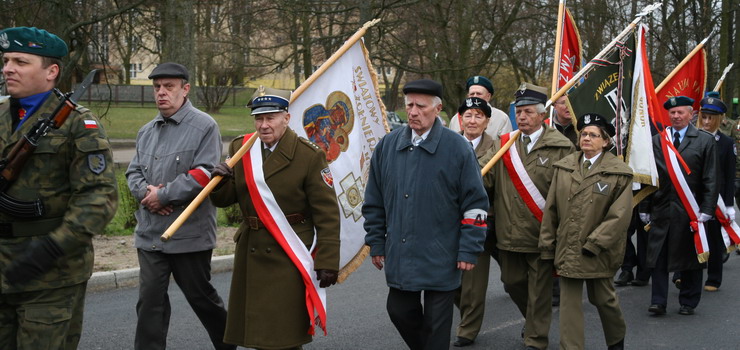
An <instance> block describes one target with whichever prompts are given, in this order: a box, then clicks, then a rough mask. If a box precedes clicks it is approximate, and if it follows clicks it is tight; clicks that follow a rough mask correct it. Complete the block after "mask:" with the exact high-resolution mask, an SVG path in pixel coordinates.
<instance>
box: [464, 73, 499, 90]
mask: <svg viewBox="0 0 740 350" xmlns="http://www.w3.org/2000/svg"><path fill="white" fill-rule="evenodd" d="M473 85H480V86H482V87H484V88H486V90H488V92H489V93H491V94H493V83H491V81H490V80H488V78H486V77H484V76H482V75H475V76H472V77H470V78H468V81H467V82H465V89H467V90H470V87H471V86H473Z"/></svg>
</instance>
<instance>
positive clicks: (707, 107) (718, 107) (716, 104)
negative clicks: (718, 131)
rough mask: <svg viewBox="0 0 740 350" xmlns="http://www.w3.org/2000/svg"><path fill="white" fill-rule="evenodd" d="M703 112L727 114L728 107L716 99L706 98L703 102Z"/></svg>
mask: <svg viewBox="0 0 740 350" xmlns="http://www.w3.org/2000/svg"><path fill="white" fill-rule="evenodd" d="M701 112H702V113H711V114H725V113H727V105H725V103H724V102H722V100H720V99H719V98H716V97H705V98H703V99H702V100H701Z"/></svg>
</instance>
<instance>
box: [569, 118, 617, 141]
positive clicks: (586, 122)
mask: <svg viewBox="0 0 740 350" xmlns="http://www.w3.org/2000/svg"><path fill="white" fill-rule="evenodd" d="M577 123H578V130H583V129H584V128H586V127H587V126H598V127H599V128H602V129H604V130H606V133H607V134H609V136H611V137H614V135H615V134H616V130H615V129H614V125H612V123H610V122H609V121H608V120H606V118H604V116H602V115H600V114H596V113H586V114H584V115H582V116H580V117H578V122H577Z"/></svg>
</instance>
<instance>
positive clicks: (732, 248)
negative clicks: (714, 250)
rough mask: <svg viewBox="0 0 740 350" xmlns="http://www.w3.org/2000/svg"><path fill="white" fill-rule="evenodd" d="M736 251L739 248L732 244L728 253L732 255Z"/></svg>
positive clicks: (728, 248)
mask: <svg viewBox="0 0 740 350" xmlns="http://www.w3.org/2000/svg"><path fill="white" fill-rule="evenodd" d="M735 250H737V246H736V245H734V244H730V246H729V247H727V253H732V252H733V251H735Z"/></svg>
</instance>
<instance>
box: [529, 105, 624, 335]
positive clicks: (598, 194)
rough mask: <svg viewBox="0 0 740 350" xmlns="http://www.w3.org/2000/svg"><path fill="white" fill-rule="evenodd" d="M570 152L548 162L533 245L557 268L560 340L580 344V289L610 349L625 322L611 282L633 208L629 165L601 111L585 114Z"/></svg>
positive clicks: (612, 129) (621, 258)
mask: <svg viewBox="0 0 740 350" xmlns="http://www.w3.org/2000/svg"><path fill="white" fill-rule="evenodd" d="M578 126H579V127H580V128H581V133H580V138H579V145H580V147H581V151H579V152H575V153H573V154H571V155H569V156H567V157H565V158H563V159H562V160H561V161H559V162H557V163H555V165H554V166H555V175H554V177H553V180H552V185H551V186H550V191H549V193H548V195H547V202H546V204H545V209H544V215H543V218H542V228H541V231H540V240H539V248H540V251H541V252H542V259H543V260H550V259H554V264H555V269H556V271H557V273H558V274H559V275H560V277H561V278H560V288H561V291H560V348H561V349H583V348H584V343H585V340H584V326H583V310H582V302H581V296H582V292H583V284H584V282H585V283H586V288H587V290H588V300H589V301H590V302H591V304H593V305H594V306H596V308H597V310H598V311H599V316H600V317H601V323H602V327H603V329H604V337H605V338H606V344H607V345H608V347H609V349H622V348H623V347H624V335H625V332H626V326H625V323H624V318H623V317H622V311H621V309H620V307H619V301H618V300H617V295H616V293H615V291H614V286H613V284H612V281H613V278H614V274H615V273H616V272H617V270H618V269H619V267H620V265H621V264H622V260H623V258H624V249H625V243H626V242H625V240H626V238H627V234H626V232H627V227H628V226H629V223H630V215H631V213H632V190H631V185H632V169H630V167H629V166H627V164H625V163H624V162H623V161H621V160H619V159H618V158H617V157H615V156H614V155H613V154H611V153H610V152H608V151H606V150H608V149H610V148H611V138H610V136H614V126H612V125H611V124H610V123H609V122H608V121H607V120H606V119H605V118H604V117H603V116H600V115H598V114H585V115H583V116H581V117H580V118H578Z"/></svg>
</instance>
